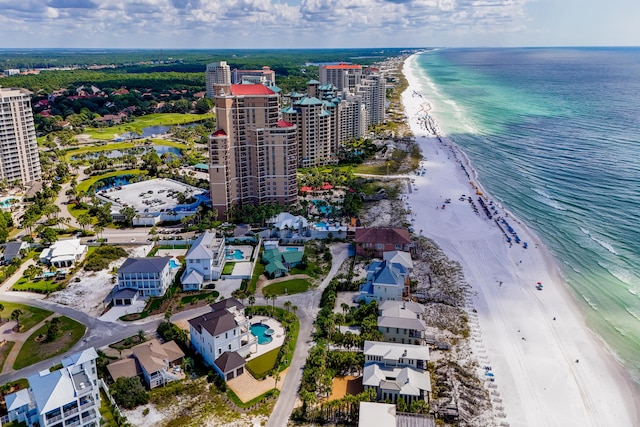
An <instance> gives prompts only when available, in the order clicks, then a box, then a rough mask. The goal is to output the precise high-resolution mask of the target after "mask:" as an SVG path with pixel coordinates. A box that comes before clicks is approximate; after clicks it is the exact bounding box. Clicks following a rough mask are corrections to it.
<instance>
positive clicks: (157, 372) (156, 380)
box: [107, 339, 184, 388]
mask: <svg viewBox="0 0 640 427" xmlns="http://www.w3.org/2000/svg"><path fill="white" fill-rule="evenodd" d="M131 350H132V355H131V357H128V358H126V359H120V360H117V361H115V362H112V363H110V364H109V365H108V366H107V369H108V370H109V374H111V378H113V379H114V380H116V379H118V378H121V377H134V376H138V375H141V376H142V377H143V378H144V381H145V383H146V384H147V387H149V388H155V387H159V386H161V385H165V384H167V383H169V382H171V381H175V380H177V379H179V378H181V377H182V374H181V372H180V367H179V364H180V362H181V361H182V358H184V353H183V352H182V350H181V349H180V347H178V344H176V342H175V341H169V342H166V343H160V341H158V340H157V339H153V340H150V341H147V342H144V343H142V344H139V345H137V346H135V347H133V348H132V349H131Z"/></svg>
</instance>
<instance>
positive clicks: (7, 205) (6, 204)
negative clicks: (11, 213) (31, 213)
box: [0, 197, 17, 209]
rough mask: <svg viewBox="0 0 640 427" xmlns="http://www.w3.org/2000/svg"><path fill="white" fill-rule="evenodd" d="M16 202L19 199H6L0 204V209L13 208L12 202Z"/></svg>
mask: <svg viewBox="0 0 640 427" xmlns="http://www.w3.org/2000/svg"><path fill="white" fill-rule="evenodd" d="M14 200H17V199H14V198H12V197H10V198H8V199H4V200H3V201H2V202H0V208H2V209H9V208H10V207H11V205H12V204H13V203H12V202H13V201H14Z"/></svg>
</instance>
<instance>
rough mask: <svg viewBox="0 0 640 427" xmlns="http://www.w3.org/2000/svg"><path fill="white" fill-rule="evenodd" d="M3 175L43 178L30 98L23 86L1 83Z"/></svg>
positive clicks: (0, 170) (0, 160)
mask: <svg viewBox="0 0 640 427" xmlns="http://www.w3.org/2000/svg"><path fill="white" fill-rule="evenodd" d="M0 179H5V180H6V181H7V182H8V183H12V182H15V181H20V182H21V183H22V184H25V185H26V184H29V183H32V182H34V181H39V180H41V179H42V171H41V167H40V157H39V154H38V143H37V142H36V129H35V126H34V124H33V111H32V110H31V99H30V98H29V96H28V95H27V94H26V93H24V92H23V91H22V90H20V89H10V88H3V87H0Z"/></svg>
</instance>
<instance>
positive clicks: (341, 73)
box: [320, 63, 362, 92]
mask: <svg viewBox="0 0 640 427" xmlns="http://www.w3.org/2000/svg"><path fill="white" fill-rule="evenodd" d="M360 79H362V66H361V65H356V64H343V63H340V64H333V65H321V66H320V83H321V84H327V83H331V84H332V85H334V86H335V87H336V89H337V90H338V92H342V91H343V90H347V91H349V92H353V91H355V88H356V86H357V85H359V84H360Z"/></svg>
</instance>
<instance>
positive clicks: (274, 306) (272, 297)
mask: <svg viewBox="0 0 640 427" xmlns="http://www.w3.org/2000/svg"><path fill="white" fill-rule="evenodd" d="M277 299H278V295H276V294H273V295H271V300H272V301H273V313H275V312H276V300H277Z"/></svg>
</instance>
